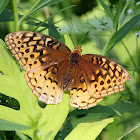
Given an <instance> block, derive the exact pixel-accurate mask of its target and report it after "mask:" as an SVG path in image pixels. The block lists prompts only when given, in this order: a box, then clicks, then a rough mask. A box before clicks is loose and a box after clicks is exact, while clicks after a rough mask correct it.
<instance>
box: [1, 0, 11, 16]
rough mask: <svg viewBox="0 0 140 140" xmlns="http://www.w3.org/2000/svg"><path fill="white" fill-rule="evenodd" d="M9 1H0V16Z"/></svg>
mask: <svg viewBox="0 0 140 140" xmlns="http://www.w3.org/2000/svg"><path fill="white" fill-rule="evenodd" d="M8 2H9V0H1V1H0V14H1V13H2V11H3V10H4V8H5V7H6V5H7V4H8Z"/></svg>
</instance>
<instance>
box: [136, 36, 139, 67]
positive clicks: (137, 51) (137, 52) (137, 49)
mask: <svg viewBox="0 0 140 140" xmlns="http://www.w3.org/2000/svg"><path fill="white" fill-rule="evenodd" d="M136 66H137V68H138V66H139V48H138V37H136Z"/></svg>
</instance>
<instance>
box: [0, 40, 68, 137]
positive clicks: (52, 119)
mask: <svg viewBox="0 0 140 140" xmlns="http://www.w3.org/2000/svg"><path fill="white" fill-rule="evenodd" d="M0 71H1V72H2V73H3V75H0V93H3V94H5V95H6V96H9V97H13V98H15V99H16V100H17V101H18V102H19V104H20V110H14V109H11V108H9V107H5V106H2V105H1V106H0V118H1V119H4V120H7V121H10V122H13V123H18V124H21V125H26V126H29V127H30V129H29V130H22V131H21V132H22V133H24V134H27V135H28V136H30V137H31V138H32V139H34V138H35V137H36V138H39V139H40V140H42V139H43V138H45V137H48V139H50V140H53V139H54V137H55V135H56V134H57V132H58V131H59V129H60V127H61V126H62V124H63V123H64V121H65V119H66V117H67V115H68V112H69V95H68V94H66V93H65V94H64V96H63V101H62V103H60V104H57V105H47V106H46V107H45V108H41V107H40V106H39V105H38V101H37V97H36V96H35V95H34V94H33V93H32V91H31V90H30V88H29V87H28V86H27V83H26V81H25V78H24V73H25V71H22V72H21V71H20V69H19V66H18V65H17V64H16V62H15V60H13V58H12V56H11V54H10V53H9V52H8V50H6V47H5V44H4V42H3V41H2V40H0Z"/></svg>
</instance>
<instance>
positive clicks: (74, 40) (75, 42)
mask: <svg viewBox="0 0 140 140" xmlns="http://www.w3.org/2000/svg"><path fill="white" fill-rule="evenodd" d="M70 21H71V28H72V35H73V36H74V37H73V42H74V45H75V46H78V40H77V37H76V33H75V30H74V27H73V23H72V18H71V17H70Z"/></svg>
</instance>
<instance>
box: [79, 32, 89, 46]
mask: <svg viewBox="0 0 140 140" xmlns="http://www.w3.org/2000/svg"><path fill="white" fill-rule="evenodd" d="M88 34H89V31H88V32H86V33H85V35H84V36H83V37H82V39H81V40H80V41H79V43H78V44H79V45H81V46H82V45H83V44H84V42H83V41H84V40H85V38H86V37H87V35H88Z"/></svg>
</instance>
